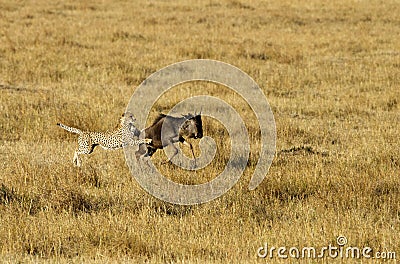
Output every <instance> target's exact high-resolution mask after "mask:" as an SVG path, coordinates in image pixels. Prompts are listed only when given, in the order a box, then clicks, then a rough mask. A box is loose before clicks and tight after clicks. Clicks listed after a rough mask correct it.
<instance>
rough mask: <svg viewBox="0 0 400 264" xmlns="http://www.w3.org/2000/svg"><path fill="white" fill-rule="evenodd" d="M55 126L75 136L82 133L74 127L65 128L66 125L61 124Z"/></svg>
mask: <svg viewBox="0 0 400 264" xmlns="http://www.w3.org/2000/svg"><path fill="white" fill-rule="evenodd" d="M57 126H59V127H61V128H64V129H65V130H67V131H69V132H72V133H76V134H81V133H82V131H81V130H79V129H77V128H75V127H69V126H66V125H64V124H61V123H57Z"/></svg>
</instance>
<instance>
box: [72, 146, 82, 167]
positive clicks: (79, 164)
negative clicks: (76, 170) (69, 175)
mask: <svg viewBox="0 0 400 264" xmlns="http://www.w3.org/2000/svg"><path fill="white" fill-rule="evenodd" d="M72 162H73V163H74V165H75V166H76V167H80V166H81V159H80V158H79V153H78V150H76V151H75V153H74V159H73V161H72Z"/></svg>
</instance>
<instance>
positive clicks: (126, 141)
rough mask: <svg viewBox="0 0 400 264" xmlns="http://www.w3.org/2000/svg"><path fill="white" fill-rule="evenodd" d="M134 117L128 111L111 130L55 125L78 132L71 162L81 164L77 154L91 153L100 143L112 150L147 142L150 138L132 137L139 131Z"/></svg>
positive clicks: (76, 164) (104, 147)
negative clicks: (85, 129)
mask: <svg viewBox="0 0 400 264" xmlns="http://www.w3.org/2000/svg"><path fill="white" fill-rule="evenodd" d="M135 121H136V118H135V117H134V116H133V115H132V114H131V113H129V112H127V113H125V114H123V115H122V117H121V124H120V127H119V128H118V129H116V130H113V131H105V132H91V131H82V130H80V129H78V128H74V127H69V126H66V125H64V124H61V123H57V125H58V126H59V127H61V128H63V129H65V130H67V131H69V132H72V133H76V134H79V138H78V148H77V149H76V150H75V153H74V158H73V163H74V165H75V166H77V167H80V166H81V160H80V158H79V155H81V154H91V153H92V152H93V150H94V148H95V147H96V146H98V145H100V146H101V147H102V148H103V149H107V150H114V149H119V148H123V147H126V146H128V145H129V146H135V145H141V144H148V143H150V142H151V141H152V140H151V139H147V138H146V139H133V137H135V136H138V134H140V131H139V130H138V129H137V128H136V127H135V125H134V122H135Z"/></svg>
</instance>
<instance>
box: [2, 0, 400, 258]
mask: <svg viewBox="0 0 400 264" xmlns="http://www.w3.org/2000/svg"><path fill="white" fill-rule="evenodd" d="M399 40H400V2H399V1H397V0H388V1H376V0H371V1H361V0H360V1H355V0H354V1H345V0H338V1H323V0H311V1H288V0H280V1H277V0H271V1H237V0H231V1H225V0H222V1H213V0H209V1H204V2H200V1H192V0H189V1H157V0H155V1H110V0H103V1H44V0H43V1H42V0H39V1H4V0H0V94H1V97H0V165H1V167H0V262H4V263H31V262H39V263H144V262H146V263H296V262H300V263H334V262H338V263H348V262H350V263H351V262H354V263H360V262H361V261H362V262H363V263H364V262H366V263H379V262H380V261H381V260H378V259H373V260H368V259H365V258H361V259H347V258H345V259H341V258H336V259H333V258H329V257H328V256H326V257H324V258H322V259H309V258H300V259H293V258H292V259H290V258H289V259H279V258H278V257H277V256H276V255H275V256H274V258H273V259H269V258H268V257H267V258H265V259H263V258H259V257H258V256H257V250H258V248H259V247H262V246H264V244H265V243H268V245H270V246H275V247H280V246H285V247H288V248H290V247H299V248H301V247H306V246H313V247H316V248H322V247H324V246H328V245H329V244H332V245H336V243H337V242H336V239H337V237H338V236H345V237H346V238H347V240H348V244H347V245H349V246H358V247H366V246H368V247H371V248H372V249H373V252H374V253H376V252H386V251H390V252H396V253H397V257H400V242H399V241H400V236H399V234H400V179H399V176H400V173H399V172H400V144H399V131H400V107H399V104H400V41H399ZM188 59H214V60H219V61H223V62H226V63H230V64H232V65H234V66H236V67H238V68H240V69H242V70H243V71H244V72H246V73H247V74H248V75H249V76H251V77H252V78H253V79H254V80H255V81H256V82H257V83H258V85H259V86H260V87H261V89H262V90H263V92H264V94H265V95H266V97H267V98H268V101H269V104H270V106H271V108H272V110H273V112H274V116H275V121H276V128H277V147H276V155H275V158H274V161H273V163H272V166H271V168H270V170H269V173H268V174H267V175H266V178H265V179H264V181H263V183H262V184H261V185H260V186H259V187H258V188H256V189H255V190H254V191H249V190H248V183H249V180H250V178H251V175H252V173H253V171H254V168H255V166H256V162H257V159H258V157H259V147H260V131H259V129H258V123H257V120H256V117H255V114H254V113H253V112H252V111H251V109H250V108H249V106H248V105H247V104H246V102H245V101H244V100H243V98H241V97H240V96H238V94H236V93H234V92H232V91H230V90H229V89H227V88H226V87H224V86H222V85H217V84H213V83H207V82H191V83H186V84H182V85H179V86H177V87H174V88H173V89H172V90H170V91H169V92H167V93H166V94H164V95H163V97H161V98H160V100H159V101H157V103H156V104H155V105H154V107H153V110H152V113H151V116H150V118H149V120H148V122H151V121H152V119H153V118H154V117H155V116H156V115H157V113H158V112H168V111H169V109H171V108H172V107H173V106H174V104H176V103H178V102H180V101H181V100H183V99H185V98H188V97H191V96H195V95H213V96H217V97H219V98H221V99H223V100H224V101H226V102H228V103H229V104H230V105H232V106H234V107H235V109H236V110H237V111H238V112H239V113H240V115H241V116H242V117H243V119H244V120H245V122H246V126H247V128H248V131H249V135H250V140H251V154H250V160H249V162H248V166H247V168H246V170H245V171H244V174H243V175H242V177H241V179H240V180H239V182H238V183H237V184H236V185H235V186H234V187H233V188H232V189H231V190H230V191H229V192H227V193H226V194H225V195H223V196H222V197H220V198H218V199H216V200H214V201H211V202H209V203H205V204H200V205H192V206H180V205H172V204H168V203H165V202H163V201H161V200H158V199H156V198H154V197H152V196H151V195H150V194H148V193H147V192H146V191H144V190H143V189H142V188H141V187H140V186H139V184H138V183H137V182H136V181H135V179H134V178H133V177H132V174H131V172H130V171H129V169H128V167H127V165H126V162H125V158H124V152H123V151H122V150H118V151H104V150H101V149H96V150H95V151H94V153H93V154H92V155H91V156H89V157H84V158H83V166H82V167H80V168H76V167H74V166H73V164H72V156H73V152H74V150H75V148H76V140H77V137H76V135H73V134H69V133H67V132H66V131H64V130H62V129H60V128H58V127H57V126H56V123H57V122H60V121H61V122H63V123H65V124H68V125H72V126H75V127H79V128H82V129H88V130H89V129H90V130H107V129H112V128H114V127H115V126H116V125H117V124H118V120H119V117H120V115H121V114H122V113H123V112H124V110H125V108H126V105H127V103H128V102H129V99H130V97H131V95H132V93H133V91H134V90H135V88H136V87H137V86H138V85H139V84H140V83H141V82H142V81H143V80H144V79H146V78H147V77H148V76H149V75H150V74H152V73H153V72H156V71H157V70H159V69H161V68H163V67H165V66H167V65H169V64H172V63H175V62H179V61H183V60H188ZM203 123H204V124H203V125H204V134H205V135H207V136H210V137H213V138H214V140H215V141H216V144H217V147H218V151H217V155H216V157H215V159H214V161H213V162H212V163H211V164H210V165H209V166H208V167H207V168H205V169H203V170H199V171H194V172H193V171H184V170H182V169H179V168H176V167H175V166H174V165H172V164H166V165H165V164H162V162H163V161H165V159H166V157H165V155H163V153H162V152H157V153H156V155H154V157H153V158H152V159H153V162H154V164H155V165H156V166H157V167H158V168H159V169H160V171H162V172H163V174H164V175H165V176H166V177H169V178H170V179H172V180H174V181H176V182H180V183H185V184H198V183H204V182H208V181H210V180H211V179H213V178H214V177H215V176H216V175H218V173H220V172H221V171H222V170H223V169H224V166H225V164H226V161H227V159H228V157H229V144H230V143H229V142H230V139H229V135H228V133H227V132H226V131H225V130H224V128H223V124H221V123H220V122H218V121H217V120H214V119H212V118H207V117H206V118H204V120H203ZM191 142H192V143H193V145H194V146H195V153H196V155H199V153H200V152H199V147H198V141H196V140H191ZM181 148H182V151H184V153H185V154H187V155H189V154H190V152H189V151H188V149H187V148H185V147H184V146H183V147H181ZM387 262H388V263H394V262H395V260H388V261H387Z"/></svg>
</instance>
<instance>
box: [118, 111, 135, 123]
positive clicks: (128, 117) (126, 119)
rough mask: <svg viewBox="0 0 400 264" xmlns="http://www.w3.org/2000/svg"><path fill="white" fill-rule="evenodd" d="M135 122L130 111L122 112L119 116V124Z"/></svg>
mask: <svg viewBox="0 0 400 264" xmlns="http://www.w3.org/2000/svg"><path fill="white" fill-rule="evenodd" d="M135 122H136V118H135V116H134V115H133V114H132V113H131V112H126V113H124V114H122V117H121V126H123V125H126V124H133V123H135Z"/></svg>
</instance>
